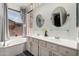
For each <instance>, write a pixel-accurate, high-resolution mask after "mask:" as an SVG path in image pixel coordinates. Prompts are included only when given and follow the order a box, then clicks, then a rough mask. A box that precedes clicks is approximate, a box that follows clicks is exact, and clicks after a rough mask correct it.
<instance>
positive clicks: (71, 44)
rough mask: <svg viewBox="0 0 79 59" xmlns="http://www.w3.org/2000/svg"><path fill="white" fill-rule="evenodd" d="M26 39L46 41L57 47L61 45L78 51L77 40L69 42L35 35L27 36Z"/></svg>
mask: <svg viewBox="0 0 79 59" xmlns="http://www.w3.org/2000/svg"><path fill="white" fill-rule="evenodd" d="M27 37H32V38H36V39H38V40H43V41H47V42H51V43H55V44H58V45H62V46H65V47H69V48H72V49H76V50H77V49H78V43H79V41H78V39H77V40H69V39H63V38H57V39H56V38H55V37H44V36H41V35H40V36H37V35H27Z"/></svg>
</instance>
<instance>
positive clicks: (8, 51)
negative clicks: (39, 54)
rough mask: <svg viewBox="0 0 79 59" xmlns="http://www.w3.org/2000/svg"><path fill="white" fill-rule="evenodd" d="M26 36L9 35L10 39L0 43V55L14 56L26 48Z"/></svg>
mask: <svg viewBox="0 0 79 59" xmlns="http://www.w3.org/2000/svg"><path fill="white" fill-rule="evenodd" d="M26 41H27V39H26V38H18V37H16V38H15V37H11V38H10V40H8V41H6V42H5V46H3V44H4V43H3V42H1V43H0V56H15V55H17V54H20V53H22V52H23V51H25V49H26Z"/></svg>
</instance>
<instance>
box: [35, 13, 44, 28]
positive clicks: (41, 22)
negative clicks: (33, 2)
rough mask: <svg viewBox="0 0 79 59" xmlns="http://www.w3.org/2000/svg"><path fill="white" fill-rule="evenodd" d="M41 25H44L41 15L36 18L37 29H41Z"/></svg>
mask: <svg viewBox="0 0 79 59" xmlns="http://www.w3.org/2000/svg"><path fill="white" fill-rule="evenodd" d="M43 24H44V19H43V17H42V15H41V14H38V15H37V16H36V25H37V27H39V28H41V27H42V26H43Z"/></svg>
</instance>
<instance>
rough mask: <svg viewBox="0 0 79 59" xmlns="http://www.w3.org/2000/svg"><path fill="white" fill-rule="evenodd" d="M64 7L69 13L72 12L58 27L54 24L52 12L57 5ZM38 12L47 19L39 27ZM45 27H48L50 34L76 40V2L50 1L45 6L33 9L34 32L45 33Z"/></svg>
mask: <svg viewBox="0 0 79 59" xmlns="http://www.w3.org/2000/svg"><path fill="white" fill-rule="evenodd" d="M60 6H61V7H64V8H65V10H66V11H67V13H69V14H70V16H69V17H68V18H67V21H66V23H65V24H64V25H63V26H62V27H60V28H57V27H55V26H54V25H52V22H51V20H50V18H51V14H52V12H53V10H54V9H55V8H56V7H60ZM38 14H41V15H42V16H43V18H44V19H45V24H44V26H43V27H42V28H38V27H37V26H36V16H37V15H38ZM44 28H47V29H48V35H49V36H56V37H61V38H65V39H71V40H75V39H76V38H77V31H76V4H71V3H70V4H62V3H61V4H56V3H52V4H51V3H50V4H44V5H43V6H41V7H39V8H38V9H35V10H34V11H33V34H35V35H36V34H40V35H44V30H43V29H44ZM67 30H69V32H67Z"/></svg>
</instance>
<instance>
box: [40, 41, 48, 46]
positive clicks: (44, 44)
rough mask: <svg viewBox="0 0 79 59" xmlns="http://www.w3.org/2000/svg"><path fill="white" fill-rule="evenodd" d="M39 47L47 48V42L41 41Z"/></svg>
mask: <svg viewBox="0 0 79 59" xmlns="http://www.w3.org/2000/svg"><path fill="white" fill-rule="evenodd" d="M39 46H43V47H47V42H46V41H42V40H39Z"/></svg>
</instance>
